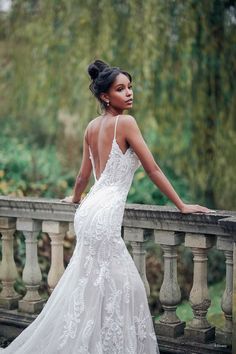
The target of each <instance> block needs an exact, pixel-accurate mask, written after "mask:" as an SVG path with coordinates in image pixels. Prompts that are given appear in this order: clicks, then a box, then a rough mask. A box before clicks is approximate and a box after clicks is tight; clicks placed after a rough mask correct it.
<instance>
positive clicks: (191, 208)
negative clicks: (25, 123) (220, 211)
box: [180, 204, 215, 214]
mask: <svg viewBox="0 0 236 354" xmlns="http://www.w3.org/2000/svg"><path fill="white" fill-rule="evenodd" d="M180 211H181V213H183V214H189V213H215V210H211V209H208V208H206V207H203V206H201V205H198V204H194V205H191V204H183V206H182V207H181V209H180Z"/></svg>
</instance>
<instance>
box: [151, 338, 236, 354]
mask: <svg viewBox="0 0 236 354" xmlns="http://www.w3.org/2000/svg"><path fill="white" fill-rule="evenodd" d="M157 341H158V344H159V348H160V353H161V354H189V353H191V354H232V348H231V347H230V346H227V345H224V344H216V343H198V342H194V341H191V340H190V339H189V340H188V339H186V338H185V337H184V336H181V337H179V338H170V337H169V338H166V337H162V336H159V335H158V336H157Z"/></svg>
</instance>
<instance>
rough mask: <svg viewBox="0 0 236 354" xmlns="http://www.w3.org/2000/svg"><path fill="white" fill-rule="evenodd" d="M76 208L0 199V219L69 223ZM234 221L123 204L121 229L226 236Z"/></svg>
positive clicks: (225, 214) (223, 213) (229, 215)
mask: <svg viewBox="0 0 236 354" xmlns="http://www.w3.org/2000/svg"><path fill="white" fill-rule="evenodd" d="M76 208H77V205H75V204H66V203H62V202H61V201H60V200H59V199H46V198H33V197H23V198H22V197H21V198H16V197H8V196H0V216H7V217H17V218H20V217H21V218H33V219H39V220H56V221H67V222H73V218H74V213H75V210H76ZM235 220H236V211H227V210H217V211H216V212H215V213H211V214H181V213H180V212H179V211H178V210H177V209H176V208H174V207H170V206H158V205H145V204H126V208H125V214H124V220H123V225H124V226H127V227H136V228H144V229H161V230H170V231H180V232H193V233H196V234H209V235H223V236H227V235H231V233H232V232H235ZM230 225H231V226H230ZM233 225H234V226H233Z"/></svg>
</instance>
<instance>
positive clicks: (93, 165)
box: [88, 146, 97, 181]
mask: <svg viewBox="0 0 236 354" xmlns="http://www.w3.org/2000/svg"><path fill="white" fill-rule="evenodd" d="M88 147H89V158H90V160H91V163H92V168H93V175H94V179H95V181H97V178H96V172H95V163H94V159H93V154H92V151H91V148H90V146H88Z"/></svg>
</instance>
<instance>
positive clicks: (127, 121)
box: [119, 114, 137, 128]
mask: <svg viewBox="0 0 236 354" xmlns="http://www.w3.org/2000/svg"><path fill="white" fill-rule="evenodd" d="M119 121H120V123H121V124H122V125H123V126H124V127H126V128H131V127H132V126H134V125H137V122H136V119H135V118H134V117H133V116H131V115H130V114H120V115H119Z"/></svg>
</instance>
